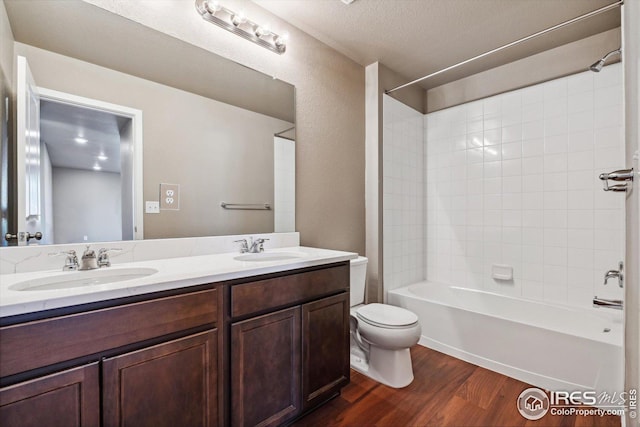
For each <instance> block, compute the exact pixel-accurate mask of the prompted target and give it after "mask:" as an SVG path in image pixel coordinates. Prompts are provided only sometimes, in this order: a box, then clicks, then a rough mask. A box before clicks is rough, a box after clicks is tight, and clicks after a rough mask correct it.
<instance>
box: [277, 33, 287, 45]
mask: <svg viewBox="0 0 640 427" xmlns="http://www.w3.org/2000/svg"><path fill="white" fill-rule="evenodd" d="M287 40H289V33H283V34H282V35H281V36H278V37H277V38H276V40H275V44H276V46H278V47H280V46H284V45H285V44H287Z"/></svg>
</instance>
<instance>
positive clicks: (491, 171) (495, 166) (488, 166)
mask: <svg viewBox="0 0 640 427" xmlns="http://www.w3.org/2000/svg"><path fill="white" fill-rule="evenodd" d="M500 176H502V162H500V161H496V162H485V163H484V178H497V177H500Z"/></svg>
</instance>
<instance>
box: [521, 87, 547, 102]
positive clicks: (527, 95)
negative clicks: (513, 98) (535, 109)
mask: <svg viewBox="0 0 640 427" xmlns="http://www.w3.org/2000/svg"><path fill="white" fill-rule="evenodd" d="M543 95H544V89H543V87H542V85H535V86H529V87H527V88H524V89H522V105H528V104H534V103H542V100H543Z"/></svg>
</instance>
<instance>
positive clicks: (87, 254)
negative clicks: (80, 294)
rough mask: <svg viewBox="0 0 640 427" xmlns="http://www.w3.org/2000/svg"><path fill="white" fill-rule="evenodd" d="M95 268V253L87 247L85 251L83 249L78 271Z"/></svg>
mask: <svg viewBox="0 0 640 427" xmlns="http://www.w3.org/2000/svg"><path fill="white" fill-rule="evenodd" d="M97 268H98V258H97V257H96V251H94V250H93V249H91V248H90V247H89V246H88V245H87V249H85V251H84V253H83V254H82V258H80V268H78V270H96V269H97Z"/></svg>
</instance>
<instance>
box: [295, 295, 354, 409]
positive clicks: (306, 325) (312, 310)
mask: <svg viewBox="0 0 640 427" xmlns="http://www.w3.org/2000/svg"><path fill="white" fill-rule="evenodd" d="M349 373H350V371H349V294H348V293H344V294H340V295H336V296H333V297H329V298H323V299H321V300H318V301H314V302H310V303H308V304H304V305H303V306H302V392H303V406H304V409H305V410H306V409H309V408H311V407H313V406H315V405H317V404H320V403H322V402H324V401H325V400H326V399H328V398H330V397H331V396H332V395H334V394H336V393H338V392H339V391H340V388H342V386H344V385H345V384H347V383H348V382H349Z"/></svg>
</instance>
